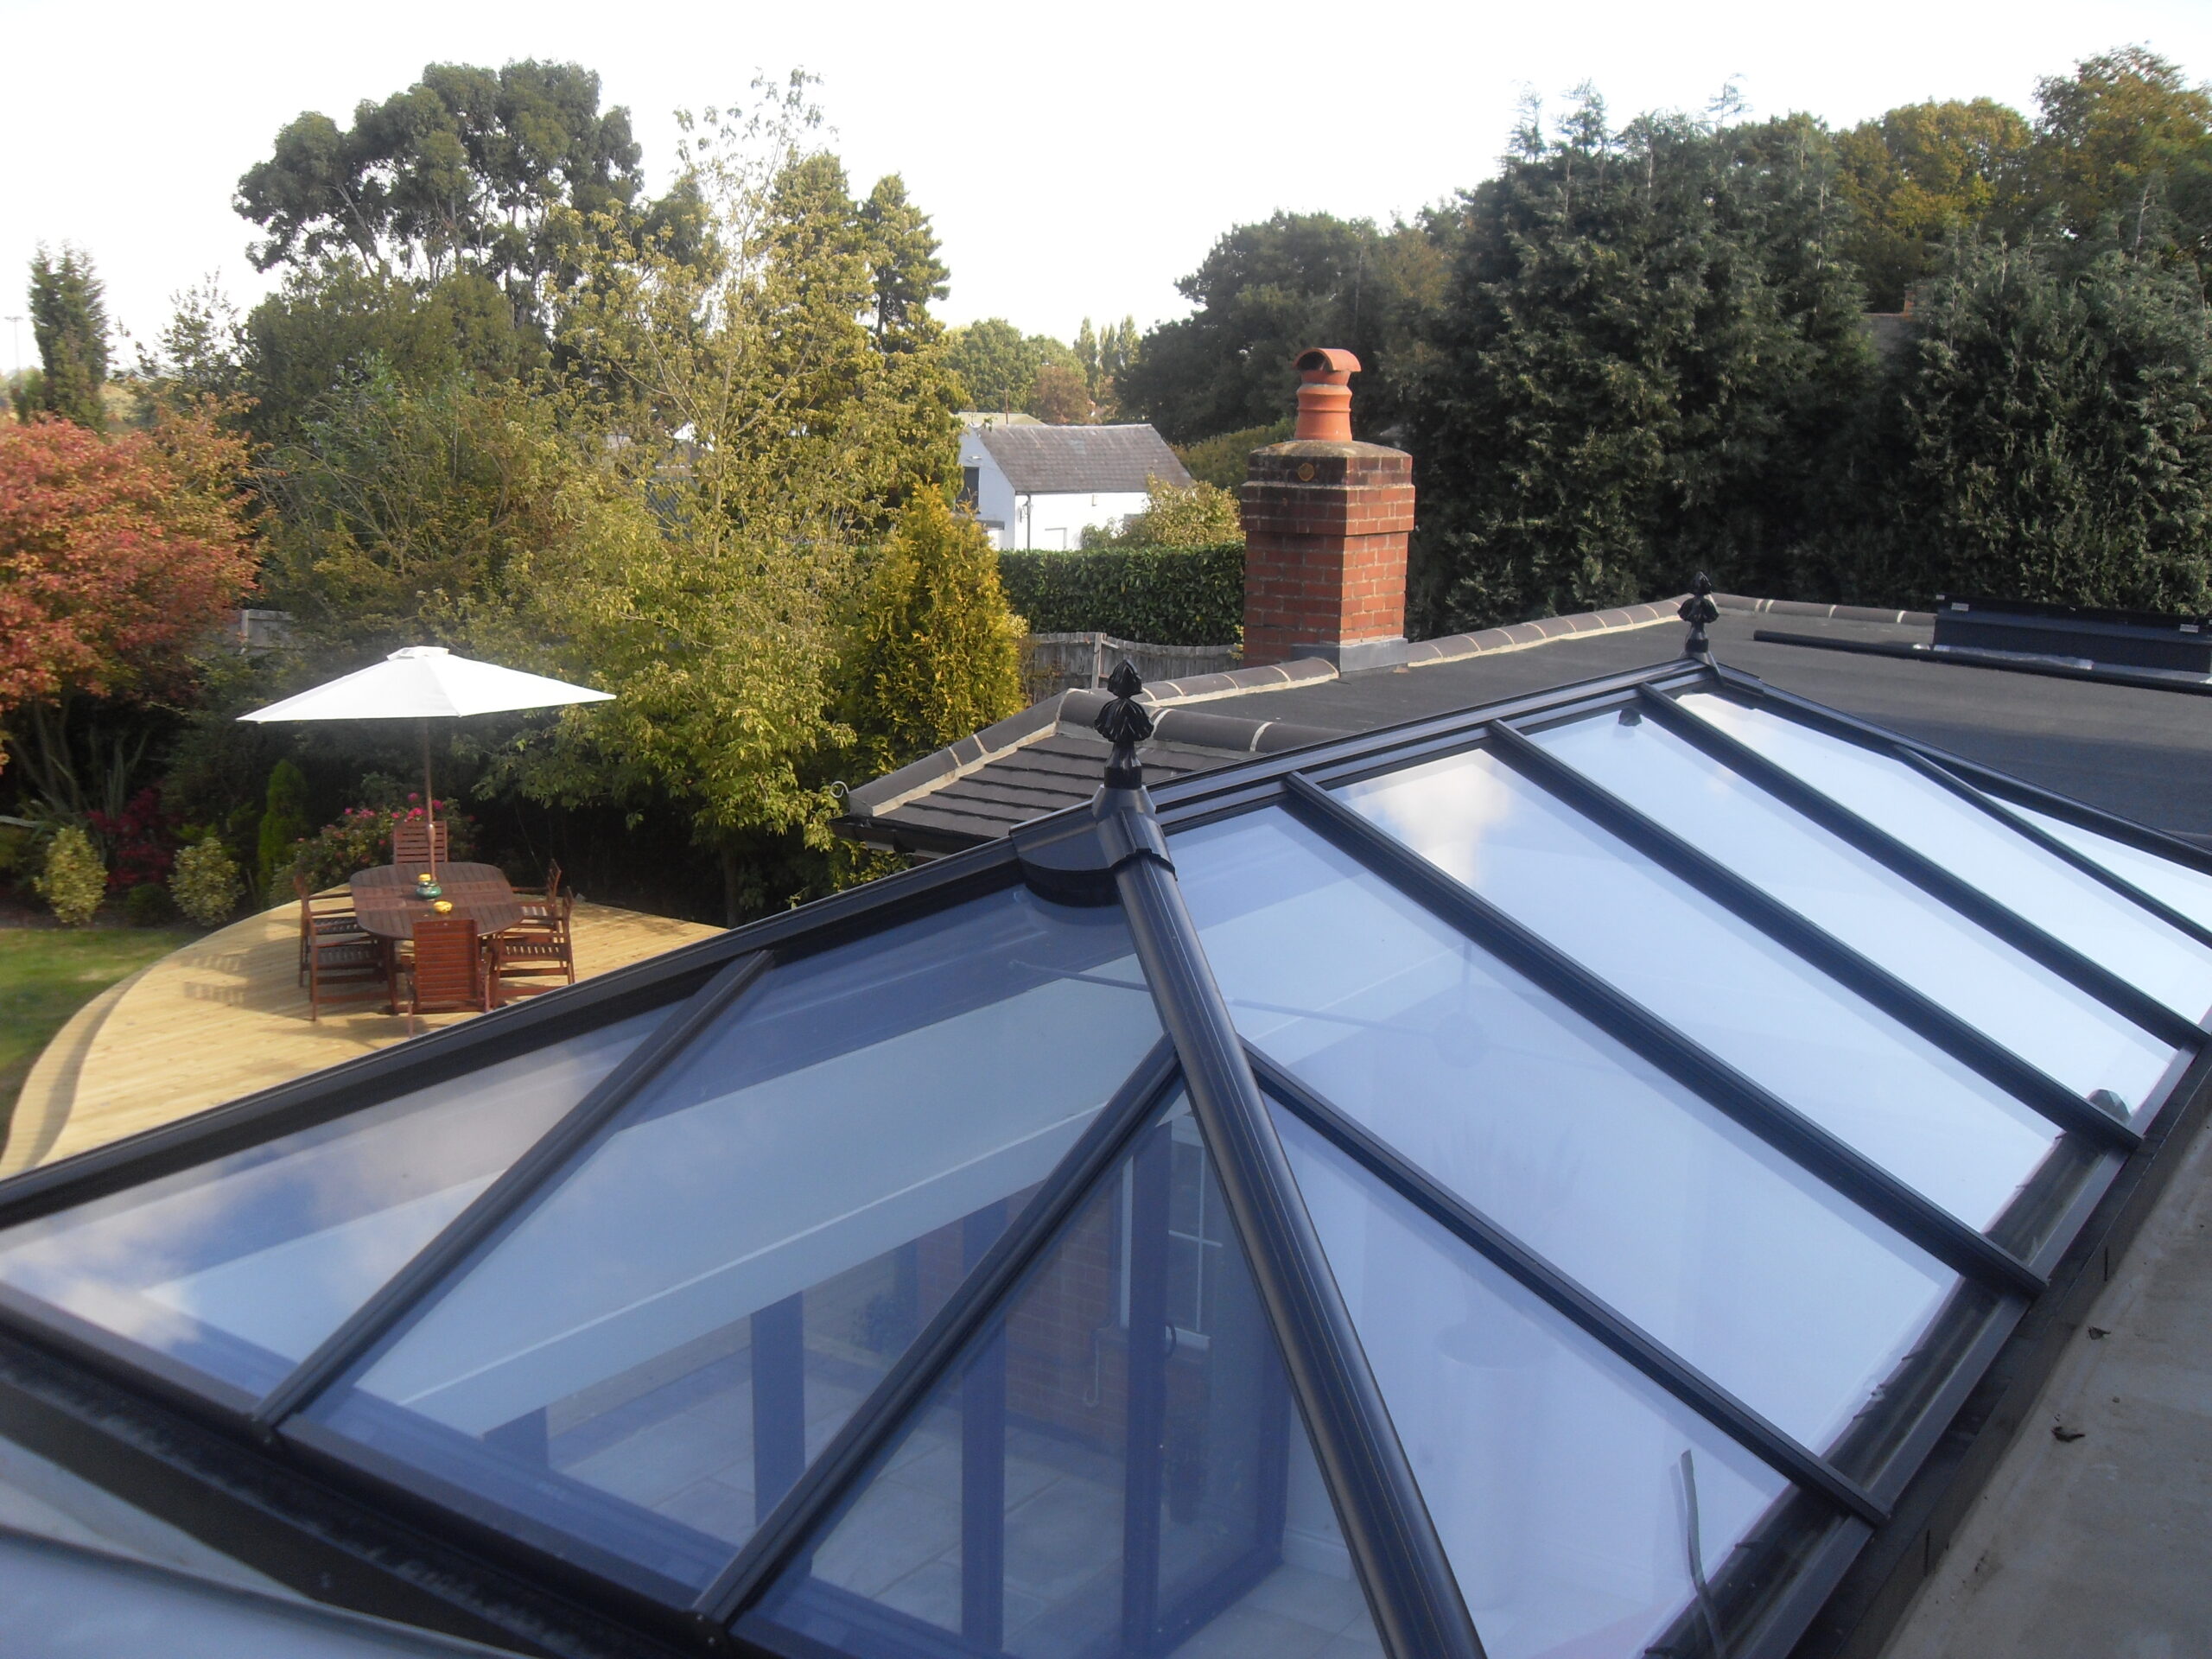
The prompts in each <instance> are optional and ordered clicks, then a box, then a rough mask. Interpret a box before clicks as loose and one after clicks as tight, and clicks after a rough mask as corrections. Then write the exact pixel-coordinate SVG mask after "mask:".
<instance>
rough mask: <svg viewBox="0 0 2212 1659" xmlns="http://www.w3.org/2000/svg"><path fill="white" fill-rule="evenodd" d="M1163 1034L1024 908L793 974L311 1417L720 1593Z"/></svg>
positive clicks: (1121, 929)
mask: <svg viewBox="0 0 2212 1659" xmlns="http://www.w3.org/2000/svg"><path fill="white" fill-rule="evenodd" d="M1159 1037H1160V1026H1159V1022H1158V1020H1157V1018H1156V1017H1155V1015H1154V1013H1153V1007H1152V999H1151V996H1150V995H1149V993H1148V992H1147V991H1146V989H1145V988H1144V986H1143V982H1142V980H1141V976H1140V975H1139V972H1138V969H1137V967H1136V964H1135V960H1134V957H1133V956H1132V954H1131V947H1130V944H1129V941H1128V932H1127V930H1126V928H1125V926H1124V925H1123V924H1122V919H1121V914H1120V912H1119V911H1118V910H1114V909H1099V910H1081V909H1070V908H1067V907H1064V906H1056V905H1052V904H1048V903H1046V902H1045V901H1043V900H1041V899H1036V898H1034V897H1033V896H1032V895H1030V894H1029V893H1027V891H1026V890H1023V889H1018V888H1015V889H1007V890H1006V891H1003V892H1001V893H994V894H991V895H989V896H988V897H986V898H982V899H976V900H974V901H972V902H970V903H969V904H966V905H963V906H959V907H957V908H956V909H954V910H950V911H948V912H942V913H940V914H938V915H933V916H930V917H925V918H921V919H918V920H916V921H912V922H908V923H906V924H904V925H900V926H897V927H893V928H891V929H889V930H887V931H884V932H882V933H880V934H877V935H875V936H874V937H871V938H867V939H863V940H861V941H857V942H855V943H853V944H846V945H842V946H839V947H836V948H833V949H830V950H824V951H823V952H821V953H819V954H817V955H814V956H810V957H804V958H801V959H800V960H798V961H796V962H792V963H787V964H785V965H782V966H779V967H778V968H776V969H773V970H772V971H771V972H770V974H769V975H768V976H767V977H766V979H765V980H764V981H763V982H761V983H760V985H759V986H756V987H755V988H753V991H752V992H751V993H750V994H748V995H747V997H746V998H745V999H744V1000H743V1001H741V1002H740V1003H739V1004H738V1006H737V1007H735V1008H734V1010H733V1011H732V1013H731V1014H730V1015H729V1016H728V1018H727V1020H725V1022H724V1023H723V1024H722V1025H721V1027H718V1028H716V1029H715V1030H713V1031H711V1032H709V1033H706V1034H704V1035H703V1036H702V1037H701V1038H699V1039H696V1041H695V1042H694V1044H693V1045H692V1046H690V1048H688V1049H687V1050H686V1051H685V1052H683V1054H681V1055H679V1056H678V1057H677V1058H675V1059H673V1060H672V1061H671V1063H670V1065H669V1066H668V1067H667V1069H666V1070H665V1071H664V1072H663V1073H662V1074H661V1075H660V1076H658V1077H656V1078H655V1079H654V1080H653V1082H652V1084H650V1085H649V1086H648V1087H647V1088H646V1089H645V1090H644V1091H642V1092H641V1094H640V1095H639V1098H638V1099H637V1100H636V1101H635V1102H633V1103H631V1105H629V1106H628V1107H626V1109H624V1111H623V1112H622V1113H621V1115H620V1116H619V1117H618V1118H617V1119H616V1120H615V1122H613V1124H612V1125H610V1126H609V1128H607V1130H606V1131H605V1132H604V1133H603V1134H602V1135H601V1137H600V1139H599V1140H598V1141H596V1143H594V1145H593V1146H591V1147H588V1148H587V1149H586V1151H585V1152H584V1153H583V1154H582V1155H581V1157H580V1159H579V1160H578V1161H577V1163H576V1164H575V1166H572V1167H571V1169H570V1170H569V1172H568V1173H566V1174H565V1175H564V1176H563V1177H562V1178H561V1179H559V1181H558V1182H557V1183H556V1184H554V1185H551V1186H550V1189H549V1190H548V1192H546V1193H545V1194H544V1195H543V1197H542V1198H540V1199H539V1200H538V1202H537V1204H536V1205H535V1206H534V1207H533V1208H532V1209H531V1210H530V1211H528V1212H527V1213H525V1214H524V1215H523V1216H521V1217H518V1219H517V1220H516V1221H515V1222H514V1223H513V1224H512V1225H511V1226H510V1227H509V1228H508V1229H507V1230H506V1231H505V1234H504V1235H503V1236H501V1237H499V1239H498V1240H496V1241H494V1242H493V1243H492V1244H490V1245H489V1246H487V1247H486V1249H485V1250H483V1251H482V1252H480V1254H479V1255H478V1256H477V1257H476V1258H475V1259H474V1261H472V1262H470V1263H468V1264H467V1266H465V1267H464V1268H462V1269H461V1271H460V1272H459V1274H457V1275H456V1276H455V1278H454V1280H452V1281H449V1282H448V1285H447V1286H446V1287H443V1289H442V1292H441V1294H439V1295H438V1297H437V1298H436V1299H435V1300H433V1301H431V1302H430V1303H429V1304H428V1306H426V1307H425V1308H424V1309H423V1310H422V1311H421V1313H419V1315H418V1316H417V1317H416V1319H414V1320H413V1322H412V1323H411V1324H410V1325H409V1326H408V1327H407V1328H405V1329H404V1331H403V1332H399V1333H397V1335H396V1337H395V1338H394V1339H392V1340H391V1341H390V1342H389V1343H387V1344H385V1347H384V1348H383V1349H382V1350H381V1351H379V1352H378V1353H377V1354H375V1355H372V1357H370V1359H369V1360H368V1361H367V1362H366V1363H365V1365H364V1366H363V1367H362V1368H360V1370H359V1371H358V1373H357V1374H356V1376H354V1377H353V1379H352V1380H351V1381H350V1382H349V1383H346V1384H345V1385H342V1386H341V1387H340V1388H339V1389H336V1390H334V1393H333V1394H332V1395H330V1396H328V1397H327V1398H326V1399H325V1400H324V1401H322V1402H318V1403H317V1405H316V1406H315V1408H313V1412H312V1414H314V1415H315V1416H317V1417H319V1418H321V1420H323V1421H326V1422H327V1423H328V1424H330V1425H331V1426H332V1427H335V1428H338V1429H340V1431H342V1432H344V1433H347V1434H350V1435H352V1436H353V1437H355V1438H356V1439H358V1440H361V1441H363V1442H365V1444H367V1445H368V1446H371V1447H372V1448H375V1449H376V1450H377V1451H378V1452H382V1453H383V1454H384V1455H385V1456H387V1457H395V1458H397V1459H401V1460H402V1461H404V1462H406V1463H408V1464H410V1465H415V1466H416V1467H419V1468H422V1469H423V1470H425V1471H428V1472H429V1473H431V1474H432V1475H434V1476H435V1477H436V1478H439V1479H441V1480H444V1481H447V1482H450V1483H454V1484H458V1485H461V1486H462V1487H464V1488H467V1489H468V1490H470V1491H474V1492H476V1493H478V1494H479V1495H480V1496H482V1497H488V1498H491V1499H492V1500H493V1501H494V1502H497V1503H501V1504H503V1505H505V1507H506V1508H507V1509H509V1510H511V1511H512V1512H513V1513H514V1514H515V1515H516V1516H518V1519H519V1520H520V1522H523V1523H524V1524H535V1525H537V1526H542V1527H548V1528H551V1529H556V1530H557V1531H558V1532H560V1533H562V1534H563V1535H568V1536H569V1537H572V1538H574V1539H576V1540H579V1541H582V1543H583V1544H584V1545H586V1546H588V1548H591V1549H593V1550H594V1551H597V1552H601V1557H600V1558H599V1565H600V1566H601V1568H602V1570H605V1571H607V1572H610V1573H615V1574H617V1575H618V1576H625V1577H627V1578H630V1579H631V1580H633V1581H638V1580H639V1573H640V1572H642V1573H643V1574H644V1575H645V1579H644V1580H643V1582H644V1583H645V1586H646V1587H648V1588H653V1589H655V1590H657V1592H660V1593H668V1588H667V1586H669V1584H671V1583H673V1584H674V1585H676V1586H682V1587H683V1588H685V1589H696V1588H697V1587H699V1586H702V1585H703V1584H705V1583H706V1582H707V1581H708V1580H709V1579H711V1578H712V1577H713V1575H714V1574H715V1573H716V1572H717V1571H719V1570H720V1568H721V1566H722V1565H723V1564H724V1563H725V1562H726V1561H727V1560H728V1558H729V1557H730V1555H731V1554H733V1552H734V1547H735V1546H736V1545H737V1544H738V1543H739V1542H741V1541H743V1540H744V1539H745V1538H746V1537H747V1536H748V1535H750V1534H751V1532H752V1531H753V1528H754V1527H755V1525H757V1523H758V1522H759V1520H760V1517H761V1516H764V1515H766V1513H767V1512H768V1510H771V1509H772V1508H773V1507H774V1505H775V1503H776V1502H777V1500H778V1499H779V1498H780V1497H782V1496H783V1494H784V1493H785V1491H788V1490H789V1489H790V1487H791V1484H792V1483H793V1482H795V1481H796V1480H797V1479H798V1476H799V1474H800V1473H801V1471H803V1470H804V1467H805V1465H806V1464H807V1463H808V1462H809V1461H810V1460H811V1459H813V1458H814V1457H815V1456H816V1455H817V1453H819V1452H820V1451H821V1449H822V1447H823V1445H824V1444H826V1443H827V1441H828V1440H829V1437H830V1436H831V1435H832V1434H834V1433H836V1431H837V1429H838V1428H839V1427H840V1426H842V1424H843V1422H844V1421H845V1420H846V1418H847V1417H848V1416H849V1415H850V1414H851V1413H852V1411H853V1410H854V1408H855V1407H856V1406H857V1405H858V1404H859V1403H860V1402H861V1400H862V1399H863V1398H864V1397H865V1396H866V1395H867V1394H868V1391H869V1390H870V1389H872V1388H874V1386H875V1384H876V1383H878V1382H879V1381H880V1379H881V1377H882V1376H883V1374H884V1373H885V1371H886V1370H887V1369H888V1368H889V1367H890V1365H891V1363H893V1361H894V1360H895V1359H896V1358H897V1357H899V1354H900V1353H901V1352H902V1351H904V1350H905V1349H906V1345H907V1344H909V1343H910V1342H912V1339H913V1338H914V1336H915V1335H916V1333H917V1332H919V1331H920V1329H921V1328H922V1326H923V1325H925V1324H926V1323H927V1322H928V1320H929V1319H930V1318H931V1316H932V1315H933V1314H934V1313H936V1312H937V1310H938V1308H939V1307H940V1306H942V1305H943V1304H944V1300H945V1299H946V1298H947V1297H949V1296H950V1294H951V1293H952V1291H953V1289H954V1287H956V1286H957V1284H958V1283H959V1282H960V1281H961V1279H962V1278H963V1276H964V1275H965V1274H966V1273H967V1271H968V1269H969V1267H970V1266H971V1265H972V1264H973V1263H974V1262H975V1261H976V1259H977V1258H978V1257H979V1256H980V1255H981V1254H982V1251H983V1250H984V1249H986V1248H988V1245H989V1243H990V1242H991V1241H992V1240H993V1239H994V1238H995V1237H996V1236H997V1235H998V1233H999V1232H1000V1230H1002V1229H1003V1228H1004V1226H1005V1225H1006V1223H1007V1219H1008V1217H1010V1216H1011V1215H1013V1214H1014V1213H1015V1212H1016V1211H1019V1209H1020V1206H1021V1205H1022V1204H1023V1203H1025V1202H1026V1201H1027V1198H1028V1196H1029V1194H1030V1193H1031V1192H1032V1191H1033V1188H1034V1187H1035V1185H1036V1184H1037V1183H1038V1182H1039V1181H1041V1180H1042V1179H1044V1178H1045V1176H1046V1174H1047V1173H1049V1172H1050V1171H1051V1170H1052V1166H1054V1165H1055V1164H1056V1163H1058V1161H1059V1160H1060V1158H1061V1156H1062V1154H1065V1152H1066V1151H1067V1150H1068V1148H1069V1147H1071V1146H1072V1145H1073V1144H1074V1142H1075V1140H1076V1138H1077V1135H1080V1134H1081V1133H1082V1131H1083V1129H1084V1127H1085V1126H1086V1125H1087V1124H1088V1123H1089V1122H1090V1119H1091V1117H1092V1116H1093V1115H1094V1114H1095V1113H1096V1111H1097V1109H1098V1108H1099V1106H1100V1105H1101V1104H1102V1103H1103V1102H1104V1101H1106V1100H1107V1099H1108V1098H1109V1096H1111V1095H1112V1094H1113V1093H1114V1092H1115V1090H1116V1089H1118V1088H1119V1087H1120V1086H1121V1085H1122V1082H1123V1081H1124V1079H1126V1078H1127V1077H1128V1076H1129V1075H1130V1073H1131V1072H1132V1071H1134V1070H1135V1067H1136V1065H1138V1063H1139V1062H1140V1061H1141V1059H1142V1058H1143V1057H1144V1055H1145V1053H1146V1052H1147V1050H1148V1049H1149V1048H1150V1047H1151V1046H1153V1045H1154V1043H1155V1042H1157V1041H1158V1039H1159Z"/></svg>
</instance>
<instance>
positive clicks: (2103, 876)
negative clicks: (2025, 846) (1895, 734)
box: [1897, 747, 2212, 946]
mask: <svg viewBox="0 0 2212 1659" xmlns="http://www.w3.org/2000/svg"><path fill="white" fill-rule="evenodd" d="M1897 758H1898V759H1899V760H1903V761H1904V763H1905V764H1906V765H1907V766H1910V767H1911V768H1912V769H1913V770H1914V771H1915V772H1919V773H1921V774H1922V775H1923V777H1925V778H1926V779H1928V780H1929V782H1931V783H1935V784H1940V785H1942V787H1943V788H1945V789H1948V790H1949V791H1951V793H1953V794H1954V795H1956V796H1957V797H1958V798H1960V799H1961V800H1962V801H1965V802H1966V803H1967V804H1969V805H1971V806H1977V807H1980V809H1981V810H1983V811H1984V812H1986V813H1988V814H1989V816H1990V817H1993V818H1995V819H1996V820H1997V821H1998V822H1999V823H2001V824H2003V825H2004V826H2005V828H2006V829H2010V830H2012V831H2013V832H2014V833H2016V834H2018V835H2019V836H2023V837H2024V838H2025V839H2027V840H2029V841H2031V842H2034V843H2035V844H2036V845H2037V846H2038V847H2040V848H2042V849H2044V851H2045V852H2047V853H2049V854H2050V855H2052V856H2053V857H2054V858H2056V859H2059V860H2061V861H2063V862H2065V863H2068V864H2070V865H2072V866H2073V867H2074V868H2075V869H2077V870H2079V871H2081V872H2082V874H2084V875H2086V876H2088V878H2089V879H2090V880H2093V881H2095V882H2098V883H2100V884H2101V885H2102V886H2104V887H2109V888H2111V889H2112V890H2113V892H2114V893H2118V894H2119V895H2120V897H2121V898H2123V899H2132V900H2133V901H2134V902H2135V903H2136V904H2137V905H2139V906H2141V907H2142V908H2143V909H2145V910H2146V911H2148V912H2150V913H2151V914H2152V915H2153V916H2155V917H2157V918H2158V920H2160V921H2162V922H2164V924H2165V925H2167V926H2168V927H2171V928H2172V929H2173V930H2174V931H2176V932H2177V933H2179V934H2181V935H2183V937H2184V938H2190V939H2193V940H2195V941H2196V943H2197V944H2202V945H2208V946H2212V927H2206V926H2205V925H2203V924H2202V922H2197V921H2193V920H2191V919H2190V918H2189V917H2187V916H2184V915H2183V914H2182V913H2181V912H2179V911H2177V910H2176V909H2175V908H2174V907H2173V906H2171V905H2170V904H2168V903H2166V901H2165V900H2164V899H2158V898H2155V897H2153V896H2152V894H2150V893H2145V891H2144V890H2143V889H2142V888H2140V887H2137V886H2136V885H2135V884H2134V883H2133V881H2130V880H2128V879H2127V878H2126V876H2124V875H2121V874H2119V873H2118V872H2117V871H2113V870H2108V869H2107V868H2105V867H2104V866H2103V865H2101V864H2100V863H2099V862H2097V861H2096V860H2095V859H2094V858H2092V857H2090V856H2089V855H2088V854H2087V853H2085V852H2083V851H2082V850H2081V849H2079V848H2077V847H2072V846H2069V845H2068V844H2067V843H2066V842H2063V841H2061V840H2060V839H2059V838H2058V837H2057V836H2054V835H2052V834H2051V833H2050V830H2048V829H2044V827H2043V826H2042V825H2041V824H2038V823H2029V822H2028V821H2027V820H2026V819H2025V818H2024V817H2020V815H2019V814H2018V812H2016V811H2014V810H2012V808H2010V807H2008V806H2006V805H2005V803H2004V802H2003V801H2001V800H1999V799H1998V798H1996V797H1995V796H1993V795H1989V794H1986V793H1985V792H1983V791H1981V790H1980V789H1978V788H1976V787H1975V786H1974V785H1972V784H1970V783H1968V782H1967V780H1966V779H1963V778H1961V777H1959V776H1958V775H1957V774H1955V772H1951V771H1950V770H1949V769H1948V767H1946V766H1939V765H1938V764H1936V762H1935V761H1933V760H1929V758H1928V757H1927V756H1926V755H1924V754H1922V753H1919V752H1918V751H1917V750H1915V749H1908V748H1904V747H1899V748H1898V749H1897Z"/></svg>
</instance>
